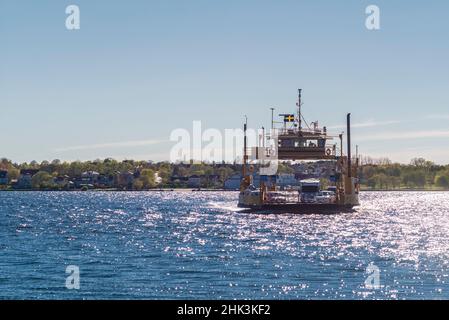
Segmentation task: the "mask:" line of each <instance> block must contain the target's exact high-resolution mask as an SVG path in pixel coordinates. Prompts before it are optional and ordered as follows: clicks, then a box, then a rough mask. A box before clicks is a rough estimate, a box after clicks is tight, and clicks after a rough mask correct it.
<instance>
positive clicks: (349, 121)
mask: <svg viewBox="0 0 449 320" xmlns="http://www.w3.org/2000/svg"><path fill="white" fill-rule="evenodd" d="M346 126H347V128H346V130H347V131H346V132H347V140H348V177H349V178H350V177H351V175H352V172H351V114H350V113H348V115H347V117H346Z"/></svg>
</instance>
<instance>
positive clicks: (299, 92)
mask: <svg viewBox="0 0 449 320" xmlns="http://www.w3.org/2000/svg"><path fill="white" fill-rule="evenodd" d="M301 91H302V89H298V102H297V103H296V105H297V106H298V128H299V130H301Z"/></svg>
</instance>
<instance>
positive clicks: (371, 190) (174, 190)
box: [0, 188, 449, 192]
mask: <svg viewBox="0 0 449 320" xmlns="http://www.w3.org/2000/svg"><path fill="white" fill-rule="evenodd" d="M404 191H405V192H449V189H440V190H437V189H361V190H360V192H404ZM0 192H238V190H226V189H190V188H163V189H148V190H119V189H89V190H32V189H27V190H19V189H16V190H14V189H5V190H0Z"/></svg>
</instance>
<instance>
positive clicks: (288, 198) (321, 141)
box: [238, 89, 359, 213]
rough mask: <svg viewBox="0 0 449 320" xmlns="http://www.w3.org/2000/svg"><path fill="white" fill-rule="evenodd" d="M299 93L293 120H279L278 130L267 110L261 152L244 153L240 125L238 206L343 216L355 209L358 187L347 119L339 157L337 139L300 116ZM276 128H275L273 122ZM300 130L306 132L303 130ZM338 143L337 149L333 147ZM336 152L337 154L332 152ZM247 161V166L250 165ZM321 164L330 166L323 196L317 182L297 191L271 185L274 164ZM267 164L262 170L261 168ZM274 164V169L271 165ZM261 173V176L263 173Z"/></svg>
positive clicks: (307, 181) (258, 148)
mask: <svg viewBox="0 0 449 320" xmlns="http://www.w3.org/2000/svg"><path fill="white" fill-rule="evenodd" d="M301 92H302V90H301V89H299V90H298V102H297V104H296V105H297V113H296V114H280V115H279V116H281V117H283V121H282V122H280V123H282V124H283V126H282V127H281V128H277V127H275V121H274V120H273V111H274V109H273V108H271V111H272V117H271V132H270V133H269V134H267V135H265V133H264V134H263V142H262V146H260V145H258V146H255V147H250V148H248V146H247V121H246V122H245V124H244V155H243V165H242V180H241V184H240V194H239V201H238V206H239V207H240V208H246V209H251V210H264V209H269V210H270V211H279V210H280V211H288V212H290V211H291V212H296V211H300V212H306V211H309V210H312V211H313V212H315V213H319V212H325V211H328V210H340V211H343V210H348V209H350V210H351V209H352V208H353V207H355V206H358V205H359V183H358V176H357V174H358V166H359V160H358V158H357V156H356V157H355V158H353V157H352V154H351V114H350V113H348V114H347V118H346V121H347V130H346V140H347V155H344V154H343V134H339V135H331V134H329V133H328V132H327V129H326V127H323V128H320V127H319V125H318V121H316V122H313V123H311V125H310V126H309V125H308V124H307V122H305V121H304V117H303V116H302V114H301V107H302V102H301ZM277 123H279V122H277ZM303 124H304V125H305V126H306V127H303ZM335 138H339V147H338V145H337V144H338V143H336V142H334V140H335ZM338 149H339V150H338ZM250 160H251V163H250ZM319 160H325V161H327V162H330V163H331V165H332V166H333V175H332V183H331V185H330V186H328V187H327V189H326V190H324V189H323V188H322V186H321V181H320V180H319V179H304V180H301V181H300V184H299V185H300V186H299V188H294V189H293V188H292V189H290V190H289V189H285V188H284V189H282V190H281V188H280V187H279V186H277V185H276V172H273V171H272V170H271V171H270V167H271V168H272V167H274V168H277V165H276V164H277V163H279V161H319ZM267 164H268V169H267V168H266V167H263V166H264V165H265V166H266V165H267ZM273 164H274V165H273ZM254 165H258V166H260V168H259V174H260V186H259V187H257V188H256V187H255V186H254V185H253V175H254ZM264 169H265V170H264Z"/></svg>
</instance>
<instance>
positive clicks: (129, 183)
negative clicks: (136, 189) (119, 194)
mask: <svg viewBox="0 0 449 320" xmlns="http://www.w3.org/2000/svg"><path fill="white" fill-rule="evenodd" d="M134 178H135V177H134V173H132V172H131V171H125V172H118V173H117V176H116V180H117V181H116V185H117V187H118V188H120V189H129V190H131V189H132V188H133V184H134Z"/></svg>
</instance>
